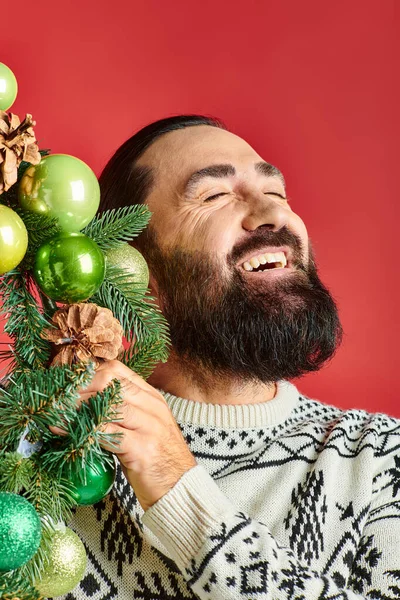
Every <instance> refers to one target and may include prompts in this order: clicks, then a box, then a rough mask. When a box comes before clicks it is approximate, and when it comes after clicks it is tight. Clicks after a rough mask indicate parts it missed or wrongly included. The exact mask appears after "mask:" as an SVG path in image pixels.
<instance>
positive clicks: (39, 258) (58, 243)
mask: <svg viewBox="0 0 400 600" xmlns="http://www.w3.org/2000/svg"><path fill="white" fill-rule="evenodd" d="M33 275H34V278H35V280H36V283H37V284H38V286H39V287H40V289H41V290H42V292H43V293H44V294H46V296H48V297H49V298H51V299H52V300H55V301H56V302H64V303H66V304H73V303H74V302H83V300H87V299H88V298H90V296H93V294H94V293H95V292H97V290H98V289H99V287H100V286H101V284H102V282H103V280H104V275H105V259H104V255H103V253H102V251H101V250H100V248H99V247H98V245H97V244H96V243H95V242H93V240H91V239H90V238H88V237H87V236H86V235H84V234H83V233H60V234H59V235H56V236H55V237H53V238H51V240H49V241H48V242H46V243H44V244H43V245H42V246H40V248H39V250H38V251H37V253H36V257H35V264H34V267H33Z"/></svg>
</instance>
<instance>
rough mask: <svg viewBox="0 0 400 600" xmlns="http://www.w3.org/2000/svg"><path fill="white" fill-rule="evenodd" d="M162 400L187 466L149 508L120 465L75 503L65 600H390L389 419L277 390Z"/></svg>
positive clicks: (392, 436) (397, 563)
mask: <svg viewBox="0 0 400 600" xmlns="http://www.w3.org/2000/svg"><path fill="white" fill-rule="evenodd" d="M160 391H161V390H160ZM162 393H163V395H164V397H165V399H166V400H167V402H168V404H169V406H170V408H171V410H172V413H173V414H174V416H175V418H176V420H177V422H178V424H179V426H180V427H181V430H182V433H183V435H184V437H185V439H186V441H187V443H188V445H189V447H190V449H191V451H192V453H193V455H194V456H195V458H196V460H197V463H198V464H197V466H195V467H193V468H192V469H191V470H190V471H188V472H187V473H185V474H184V475H183V477H182V478H181V479H180V480H179V481H178V483H177V484H176V485H175V487H174V488H173V489H171V490H170V491H169V492H168V493H167V494H166V495H165V496H163V497H162V498H161V499H160V500H159V501H158V502H156V504H154V505H153V506H152V507H151V508H150V509H148V510H147V511H146V513H144V512H143V510H142V508H141V506H140V504H139V503H138V501H137V500H136V497H135V495H134V493H133V491H132V489H131V487H130V486H129V484H128V482H127V481H126V479H125V477H124V475H123V473H122V472H121V470H120V469H119V470H118V476H117V482H116V485H115V488H114V490H113V492H112V493H111V494H110V495H109V496H108V497H107V498H106V499H105V500H103V501H102V502H100V503H98V504H96V505H94V506H88V507H79V508H78V510H77V512H76V515H75V517H74V521H73V523H72V524H71V526H72V528H73V529H74V530H75V531H76V532H77V533H78V534H79V536H80V537H81V539H82V540H83V542H84V543H85V546H86V548H87V552H88V559H89V560H88V568H87V572H86V575H85V576H84V578H83V580H82V581H81V583H80V584H79V585H78V586H77V587H76V588H75V590H74V591H73V592H72V593H71V594H68V595H67V596H65V597H64V598H65V599H66V600H75V599H76V600H82V599H83V598H85V599H90V600H113V599H117V598H118V600H130V599H133V598H136V599H141V600H156V599H160V600H161V599H163V600H172V599H174V600H175V599H183V598H201V599H202V600H234V599H235V600H239V599H240V600H316V599H317V598H318V599H319V600H334V599H335V600H338V599H349V600H361V599H382V600H389V599H390V600H392V599H399V598H400V420H398V419H395V418H392V417H390V416H387V415H384V414H381V413H376V414H371V413H368V412H365V411H363V410H357V409H353V410H340V409H338V408H335V407H334V406H328V405H325V404H323V403H321V402H318V401H316V400H312V399H309V398H308V397H307V396H305V395H304V394H301V392H299V391H298V389H297V387H296V386H294V385H293V384H292V383H290V382H288V381H280V382H278V391H277V394H276V396H275V398H274V399H273V400H270V401H269V402H265V403H259V404H252V405H245V406H232V405H231V406H224V405H210V404H202V403H198V402H194V401H191V400H186V399H182V398H177V397H175V396H172V395H171V394H168V393H164V392H162Z"/></svg>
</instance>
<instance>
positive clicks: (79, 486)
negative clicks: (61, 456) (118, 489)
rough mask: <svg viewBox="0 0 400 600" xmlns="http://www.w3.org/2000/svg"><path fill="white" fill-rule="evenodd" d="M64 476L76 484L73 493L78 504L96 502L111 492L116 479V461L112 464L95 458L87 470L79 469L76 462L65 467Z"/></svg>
mask: <svg viewBox="0 0 400 600" xmlns="http://www.w3.org/2000/svg"><path fill="white" fill-rule="evenodd" d="M63 475H64V477H66V478H67V479H68V480H69V481H70V482H71V483H72V484H73V486H74V489H73V490H72V493H73V495H74V497H75V500H76V502H77V504H96V502H100V500H102V499H103V498H104V497H105V496H107V494H109V493H110V491H111V489H112V486H113V485H114V481H115V462H114V461H113V462H112V464H109V463H108V462H106V461H104V460H100V459H98V458H93V459H91V461H90V462H89V463H88V464H87V465H86V468H85V471H84V472H83V471H82V470H81V469H79V470H78V467H77V465H76V463H69V464H67V465H66V466H65V467H64V473H63Z"/></svg>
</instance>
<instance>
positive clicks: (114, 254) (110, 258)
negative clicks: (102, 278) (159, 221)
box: [106, 244, 149, 289]
mask: <svg viewBox="0 0 400 600" xmlns="http://www.w3.org/2000/svg"><path fill="white" fill-rule="evenodd" d="M106 258H107V264H108V265H111V266H114V267H118V268H120V269H125V270H126V271H129V273H130V277H127V279H128V280H130V281H132V283H135V284H137V285H139V286H140V287H142V288H144V289H145V288H147V286H148V285H149V267H148V266H147V263H146V261H145V259H144V258H143V256H142V254H141V253H140V252H139V251H138V250H136V248H133V247H132V246H130V245H129V244H121V246H118V247H117V248H113V249H112V250H108V251H107V252H106Z"/></svg>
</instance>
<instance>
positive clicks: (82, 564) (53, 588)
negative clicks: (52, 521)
mask: <svg viewBox="0 0 400 600" xmlns="http://www.w3.org/2000/svg"><path fill="white" fill-rule="evenodd" d="M47 557H48V559H49V563H48V564H47V566H46V567H45V569H44V570H43V571H42V573H41V576H40V579H39V580H37V581H36V582H35V588H36V589H37V590H38V592H39V593H40V594H41V595H42V596H44V597H45V598H54V597H55V596H61V595H63V594H68V593H69V592H71V591H72V590H73V589H74V587H76V586H77V585H78V583H79V582H80V580H81V579H82V577H83V575H84V573H85V570H86V564H87V556H86V550H85V546H84V545H83V543H82V542H81V540H80V539H79V537H78V536H77V535H76V533H75V532H74V531H72V529H69V528H68V527H65V530H64V529H60V530H56V531H55V532H54V533H53V534H52V536H51V542H50V548H49V551H48V553H47Z"/></svg>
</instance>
